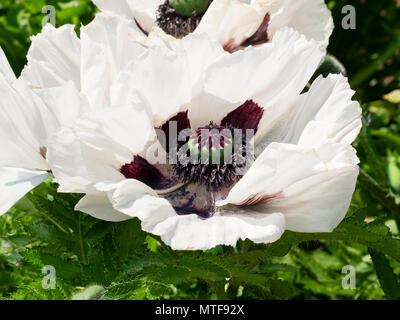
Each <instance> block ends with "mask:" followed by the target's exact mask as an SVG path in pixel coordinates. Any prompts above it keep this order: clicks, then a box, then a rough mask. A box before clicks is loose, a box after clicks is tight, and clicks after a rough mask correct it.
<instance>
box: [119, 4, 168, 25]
mask: <svg viewBox="0 0 400 320" xmlns="http://www.w3.org/2000/svg"><path fill="white" fill-rule="evenodd" d="M127 2H128V5H129V7H130V9H131V11H132V13H133V18H134V19H135V20H136V22H137V23H138V24H139V26H140V27H141V28H142V29H143V30H144V31H145V32H150V30H151V29H152V28H153V26H154V24H155V21H156V12H157V10H158V7H159V6H160V5H161V4H163V3H164V0H127Z"/></svg>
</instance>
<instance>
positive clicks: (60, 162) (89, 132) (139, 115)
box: [47, 107, 156, 193]
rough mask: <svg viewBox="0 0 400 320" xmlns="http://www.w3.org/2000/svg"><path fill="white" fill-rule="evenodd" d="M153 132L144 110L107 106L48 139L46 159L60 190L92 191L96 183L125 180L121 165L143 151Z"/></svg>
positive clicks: (151, 139)
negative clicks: (107, 107) (108, 107)
mask: <svg viewBox="0 0 400 320" xmlns="http://www.w3.org/2000/svg"><path fill="white" fill-rule="evenodd" d="M155 138H156V134H155V131H154V128H153V126H152V122H151V118H150V117H149V116H148V114H147V111H146V110H143V109H142V110H136V109H135V108H134V107H125V108H110V109H105V110H103V111H99V112H93V113H87V114H85V115H84V116H83V117H82V119H80V120H78V121H77V122H76V124H75V126H74V127H73V128H71V129H69V128H63V129H62V130H60V131H59V132H58V133H57V134H55V135H54V136H53V137H52V139H51V140H50V143H49V147H48V152H47V160H48V163H49V164H50V166H51V168H52V171H53V174H54V176H55V177H56V180H57V182H58V183H59V184H60V191H61V192H78V193H87V192H91V193H93V192H95V191H96V190H98V188H96V187H95V185H96V184H97V183H99V182H108V183H117V182H119V181H121V180H123V179H124V176H123V175H122V174H121V173H120V171H119V170H120V168H121V166H123V165H124V164H126V163H130V162H131V161H132V160H133V157H134V155H137V154H142V153H143V152H144V151H145V149H146V147H147V146H148V145H149V143H151V142H152V141H153V140H155Z"/></svg>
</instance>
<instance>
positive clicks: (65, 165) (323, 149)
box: [48, 28, 361, 250]
mask: <svg viewBox="0 0 400 320" xmlns="http://www.w3.org/2000/svg"><path fill="white" fill-rule="evenodd" d="M322 56H323V52H321V50H320V48H319V44H318V43H316V42H315V41H307V39H306V38H305V37H304V36H301V35H300V34H298V33H297V32H294V31H293V30H291V29H287V28H284V29H281V30H279V31H278V32H277V33H276V34H275V36H274V38H273V40H272V42H270V43H266V44H263V45H260V46H258V47H249V48H247V49H245V50H241V51H237V52H235V53H233V54H228V53H226V52H225V51H224V50H223V49H222V47H221V46H220V45H219V44H218V43H217V42H214V41H210V39H209V38H208V37H207V36H205V35H190V36H187V37H185V38H184V39H183V40H182V41H180V44H179V45H177V46H176V48H175V50H173V51H172V50H168V49H166V48H162V47H154V48H151V49H149V50H148V51H147V52H146V54H144V55H142V56H141V57H139V58H138V59H136V60H135V61H132V62H131V63H130V64H129V65H128V66H127V67H126V68H125V72H123V73H121V75H120V76H119V77H118V80H117V81H116V83H115V84H114V86H113V87H112V90H111V94H110V99H111V101H112V102H113V104H116V105H120V106H121V107H119V108H114V109H105V110H103V111H101V112H93V113H88V114H86V115H85V116H84V117H83V118H82V119H80V120H78V121H77V122H76V124H75V126H74V127H72V128H69V129H68V128H65V129H63V130H61V131H60V132H58V133H57V134H56V135H54V136H53V139H52V140H51V142H50V144H49V150H48V161H49V163H50V165H51V168H52V170H53V173H54V175H55V176H56V178H57V181H58V182H59V183H60V191H61V192H76V193H84V194H85V196H84V197H83V198H82V200H81V201H80V202H79V203H78V205H77V209H78V210H81V211H84V212H86V213H88V214H90V215H92V216H94V217H97V218H99V219H104V220H108V221H123V220H126V219H130V218H133V217H137V218H139V219H140V220H141V221H142V228H143V230H145V231H147V232H150V233H153V234H155V235H158V236H160V237H161V239H162V240H163V241H164V242H165V243H167V244H168V245H170V246H171V247H172V248H173V249H179V250H198V249H209V248H212V247H214V246H216V245H220V244H222V245H232V246H233V245H235V244H236V242H237V240H238V239H250V240H252V241H254V242H256V243H269V242H273V241H276V240H278V239H279V238H280V236H281V235H282V233H283V232H284V230H286V229H287V230H293V231H299V232H330V231H332V230H333V229H334V228H335V227H336V226H337V225H338V224H339V222H340V221H341V220H342V219H343V217H344V216H345V214H346V212H347V209H348V207H349V205H350V200H351V197H352V194H353V192H354V189H355V184H356V180H357V175H358V167H357V164H358V158H357V156H356V152H355V150H354V149H353V148H352V147H351V145H350V144H351V143H352V142H353V140H354V139H355V137H356V136H357V135H358V133H359V130H360V127H361V120H360V115H361V110H360V106H359V104H358V103H357V102H353V101H352V100H351V97H352V95H353V91H352V90H351V89H350V87H349V85H348V83H347V80H346V78H344V77H343V76H340V75H330V76H329V77H327V78H322V77H319V78H318V79H317V80H316V81H315V82H314V84H313V85H312V86H311V88H310V89H309V91H308V92H306V93H303V94H301V92H302V90H303V89H304V87H305V86H306V84H307V81H308V80H309V78H310V77H311V75H312V74H313V73H314V71H315V69H316V68H317V66H318V63H319V61H320V60H321V57H322ZM210 122H211V124H210ZM173 125H176V129H177V132H176V133H174V132H173V131H172V128H173ZM154 128H156V129H157V130H155V129H154ZM188 128H191V131H189V133H190V135H188V136H187V138H185V139H184V140H183V142H182V147H189V149H188V150H190V151H193V152H194V154H195V155H197V156H199V155H201V156H204V155H205V156H206V159H209V157H211V154H215V153H218V154H219V155H222V158H223V162H222V163H221V162H218V165H217V164H213V163H211V164H210V162H207V161H206V162H205V163H186V162H184V161H176V162H174V163H172V164H171V158H173V157H174V155H175V153H174V148H173V146H172V144H171V143H172V142H173V141H174V139H175V138H176V137H177V136H176V135H177V133H178V132H185V131H182V130H184V129H188ZM205 129H213V130H214V131H213V132H214V133H213V132H212V135H211V138H210V137H209V136H206V137H205V136H203V131H202V130H205ZM234 129H246V130H250V132H254V133H255V137H254V139H243V136H242V135H241V136H239V142H242V141H243V142H244V143H245V146H246V147H248V146H250V147H251V146H252V145H253V144H254V145H255V150H256V154H255V156H256V159H255V161H254V162H253V160H254V159H253V157H252V154H250V153H247V151H246V152H243V150H244V149H239V151H237V150H235V149H233V148H232V145H233V142H235V139H237V136H234V138H233V140H229V136H228V138H227V139H226V140H225V138H224V139H223V140H220V136H219V135H218V134H220V133H221V132H223V131H224V130H225V132H226V130H228V132H232V130H234ZM193 130H194V131H193ZM215 131H216V133H215ZM214 134H215V135H214ZM204 138H205V139H204ZM214 138H216V139H214ZM165 139H166V140H165ZM170 139H172V140H170ZM209 139H210V140H209ZM166 141H168V143H166ZM203 141H205V142H207V141H212V142H214V141H217V143H216V144H214V143H213V144H212V147H210V145H208V146H207V145H206V144H204V143H203ZM222 141H223V143H222ZM232 149H233V150H234V151H233V153H231V154H230V155H229V152H228V150H232ZM180 150H181V149H180ZM246 150H247V148H246ZM167 153H168V157H166V154H167ZM180 155H186V153H181V154H180ZM163 159H164V160H165V162H163ZM179 159H182V158H181V157H180V158H179ZM167 160H168V161H167ZM225 160H229V161H225ZM239 160H244V162H243V161H242V162H240V161H239ZM251 163H252V165H251V166H249V164H251ZM237 173H240V174H242V173H244V175H243V176H241V175H238V174H237Z"/></svg>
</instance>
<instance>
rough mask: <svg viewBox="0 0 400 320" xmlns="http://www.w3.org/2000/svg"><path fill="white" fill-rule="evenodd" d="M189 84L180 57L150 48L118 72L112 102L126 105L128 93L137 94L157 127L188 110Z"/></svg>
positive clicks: (183, 62)
mask: <svg viewBox="0 0 400 320" xmlns="http://www.w3.org/2000/svg"><path fill="white" fill-rule="evenodd" d="M192 82H193V79H192V78H191V77H190V73H189V72H188V70H187V65H186V64H185V61H184V59H182V56H181V55H179V54H178V53H175V52H172V51H170V50H168V49H166V48H161V47H152V48H150V49H149V50H148V51H147V52H146V54H144V55H143V56H141V57H139V58H138V59H136V60H134V61H132V63H131V64H130V65H129V66H128V67H127V68H126V70H125V71H124V72H123V73H121V75H120V77H119V79H118V81H117V83H116V84H115V86H114V87H113V88H112V97H113V99H112V103H113V104H116V105H120V104H123V103H126V102H127V101H129V95H130V93H132V92H136V93H137V94H138V95H139V96H140V97H141V98H143V99H144V100H146V101H147V102H148V103H149V105H150V106H151V110H152V112H153V115H154V118H155V119H154V121H155V125H156V126H160V125H162V124H164V123H165V121H166V120H168V119H169V118H170V117H172V116H174V115H175V114H176V113H178V112H179V111H182V110H185V109H186V110H187V106H188V104H189V102H190V99H191V94H192ZM127 84H128V85H129V86H130V87H131V90H132V91H129V86H127Z"/></svg>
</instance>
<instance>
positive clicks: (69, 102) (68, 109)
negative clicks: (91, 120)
mask: <svg viewBox="0 0 400 320" xmlns="http://www.w3.org/2000/svg"><path fill="white" fill-rule="evenodd" d="M35 93H36V94H37V95H38V96H39V97H40V98H41V99H42V100H43V102H44V104H45V105H46V106H47V109H48V111H49V112H50V113H51V114H52V115H54V118H55V119H56V121H55V122H54V124H50V123H48V124H49V125H53V126H54V128H53V129H52V130H51V132H56V131H57V130H58V129H59V128H60V127H63V126H65V127H69V126H71V125H73V123H74V122H75V120H77V119H79V118H80V117H81V116H82V115H83V114H84V113H86V112H89V111H91V108H90V106H89V103H88V101H87V99H86V97H85V96H84V95H83V94H81V93H79V91H78V90H77V89H76V87H75V85H74V83H73V82H72V81H69V82H66V83H65V84H64V85H62V86H60V87H53V88H46V89H36V90H35Z"/></svg>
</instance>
